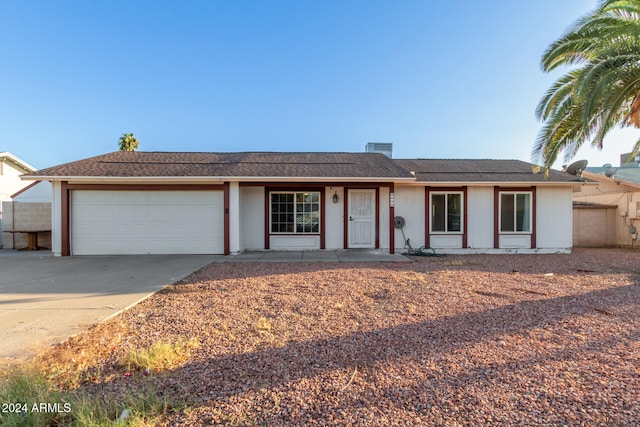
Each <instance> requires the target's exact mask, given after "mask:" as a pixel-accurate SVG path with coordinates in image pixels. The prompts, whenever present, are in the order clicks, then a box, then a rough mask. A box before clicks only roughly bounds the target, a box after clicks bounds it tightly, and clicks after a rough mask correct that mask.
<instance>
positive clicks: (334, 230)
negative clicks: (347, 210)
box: [321, 187, 344, 249]
mask: <svg viewBox="0 0 640 427" xmlns="http://www.w3.org/2000/svg"><path fill="white" fill-rule="evenodd" d="M324 194H325V216H326V218H324V221H326V222H325V228H324V230H325V237H324V238H325V242H324V243H325V248H326V249H342V246H343V244H344V229H343V226H342V224H344V187H326V188H325V192H324ZM334 194H337V195H338V203H333V195H334ZM321 221H322V219H321Z"/></svg>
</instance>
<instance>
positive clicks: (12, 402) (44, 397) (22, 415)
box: [0, 367, 72, 426]
mask: <svg viewBox="0 0 640 427" xmlns="http://www.w3.org/2000/svg"><path fill="white" fill-rule="evenodd" d="M0 404H2V405H3V407H2V411H0V425H2V426H45V425H59V424H62V423H63V422H64V420H65V418H68V413H69V412H70V410H71V406H72V405H71V403H70V402H69V399H67V398H65V396H64V395H63V394H62V393H61V392H59V391H55V390H53V389H52V388H51V387H50V385H49V384H48V383H47V381H46V379H45V377H44V376H43V375H42V373H40V372H39V371H37V370H36V369H34V368H30V367H25V368H15V369H13V370H11V371H9V372H8V373H7V374H6V375H4V376H3V378H2V379H0ZM43 404H44V405H45V406H42V405H43Z"/></svg>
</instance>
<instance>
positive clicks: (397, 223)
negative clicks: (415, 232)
mask: <svg viewBox="0 0 640 427" xmlns="http://www.w3.org/2000/svg"><path fill="white" fill-rule="evenodd" d="M402 227H404V218H403V217H401V216H394V217H393V228H402Z"/></svg>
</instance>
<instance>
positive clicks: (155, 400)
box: [73, 388, 177, 427]
mask: <svg viewBox="0 0 640 427" xmlns="http://www.w3.org/2000/svg"><path fill="white" fill-rule="evenodd" d="M175 409H177V406H176V405H174V404H171V403H169V402H168V401H167V400H166V399H164V398H161V397H158V395H157V394H156V393H155V391H154V390H152V389H147V388H143V389H142V390H140V391H137V392H130V393H129V394H127V395H125V396H124V397H122V398H120V399H118V401H117V402H116V401H110V402H107V403H103V404H97V403H96V402H94V401H92V400H89V399H87V398H86V397H81V398H79V399H78V401H77V404H76V406H75V407H74V409H73V418H74V424H73V425H80V426H87V427H88V426H92V427H93V426H95V427H103V426H104V427H113V426H120V425H126V426H139V427H146V426H155V425H157V424H158V422H159V419H160V417H161V416H162V415H163V414H165V413H167V412H168V411H169V410H175Z"/></svg>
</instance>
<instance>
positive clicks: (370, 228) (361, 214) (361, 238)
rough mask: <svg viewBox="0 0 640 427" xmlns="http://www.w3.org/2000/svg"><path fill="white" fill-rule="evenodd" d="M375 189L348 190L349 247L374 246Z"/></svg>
mask: <svg viewBox="0 0 640 427" xmlns="http://www.w3.org/2000/svg"><path fill="white" fill-rule="evenodd" d="M375 207H376V190H349V218H348V219H349V220H348V228H349V231H348V233H349V247H350V248H374V247H375V239H376V208H375Z"/></svg>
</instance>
